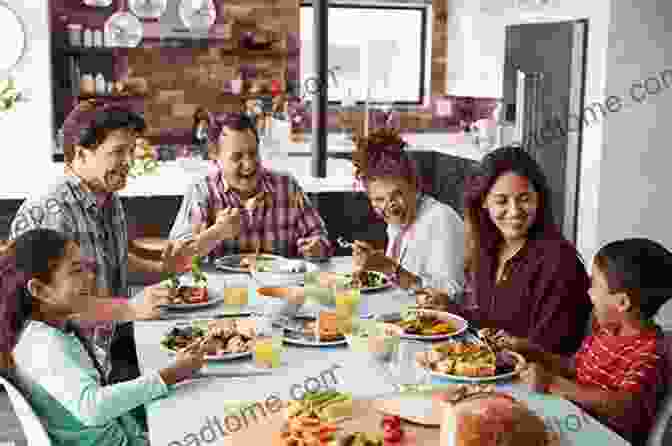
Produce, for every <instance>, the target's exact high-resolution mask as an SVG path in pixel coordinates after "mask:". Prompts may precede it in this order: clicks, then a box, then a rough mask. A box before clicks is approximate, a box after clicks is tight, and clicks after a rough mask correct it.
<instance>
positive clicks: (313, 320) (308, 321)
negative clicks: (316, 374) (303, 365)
mask: <svg viewBox="0 0 672 446" xmlns="http://www.w3.org/2000/svg"><path fill="white" fill-rule="evenodd" d="M284 328H285V337H284V342H286V343H287V344H294V345H300V346H306V347H331V346H336V345H345V344H347V343H348V341H347V340H346V338H345V336H343V334H342V333H340V332H339V331H338V328H337V322H336V317H335V313H333V312H330V311H320V313H319V315H318V316H317V317H314V316H308V315H305V316H296V317H293V318H291V320H289V321H286V322H285V327H284Z"/></svg>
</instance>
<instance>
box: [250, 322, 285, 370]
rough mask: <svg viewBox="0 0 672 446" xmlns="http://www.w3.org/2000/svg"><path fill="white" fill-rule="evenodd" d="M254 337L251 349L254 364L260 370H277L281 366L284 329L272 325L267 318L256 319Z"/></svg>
mask: <svg viewBox="0 0 672 446" xmlns="http://www.w3.org/2000/svg"><path fill="white" fill-rule="evenodd" d="M254 320H255V325H256V337H255V340H254V346H253V348H252V352H253V356H254V363H255V365H256V366H257V367H260V368H277V367H280V365H281V362H282V361H281V359H282V341H283V338H284V328H283V327H282V326H278V325H275V324H273V320H272V319H271V318H270V317H267V316H261V317H256V318H255V319H254Z"/></svg>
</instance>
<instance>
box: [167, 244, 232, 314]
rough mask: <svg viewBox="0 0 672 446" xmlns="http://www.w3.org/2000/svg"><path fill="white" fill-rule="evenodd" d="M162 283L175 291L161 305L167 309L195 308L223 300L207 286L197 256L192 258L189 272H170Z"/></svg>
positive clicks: (206, 279) (205, 276)
mask: <svg viewBox="0 0 672 446" xmlns="http://www.w3.org/2000/svg"><path fill="white" fill-rule="evenodd" d="M163 283H164V284H165V285H166V286H168V287H170V288H172V289H173V290H175V291H176V294H175V296H173V297H171V298H169V301H168V302H167V303H165V304H163V305H161V307H162V308H166V309H169V310H196V309H199V308H203V307H209V306H212V305H215V304H218V303H220V302H222V301H223V300H224V296H217V295H216V293H215V291H214V290H213V289H211V288H208V277H207V275H206V274H205V273H203V272H202V271H201V258H200V257H197V256H195V257H194V258H193V260H192V265H191V272H190V273H188V274H184V275H181V276H178V275H177V274H172V273H171V274H169V276H168V279H167V280H165V281H164V282H163Z"/></svg>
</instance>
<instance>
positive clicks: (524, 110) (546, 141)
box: [503, 20, 588, 243]
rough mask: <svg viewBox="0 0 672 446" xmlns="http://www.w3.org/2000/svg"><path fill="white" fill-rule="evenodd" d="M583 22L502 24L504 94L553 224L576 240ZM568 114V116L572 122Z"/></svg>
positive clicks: (583, 79)
mask: <svg viewBox="0 0 672 446" xmlns="http://www.w3.org/2000/svg"><path fill="white" fill-rule="evenodd" d="M587 25H588V21H587V20H577V21H570V22H558V23H532V24H524V25H513V26H508V27H507V28H506V53H505V66H504V86H503V96H504V102H505V104H516V115H517V116H516V125H517V128H518V129H519V136H520V137H521V139H519V140H518V141H519V142H521V144H522V146H523V147H524V149H525V150H527V151H528V152H529V153H530V154H531V155H532V156H533V157H534V158H535V159H536V160H537V162H538V163H539V164H540V166H541V168H542V169H543V171H544V173H545V175H546V178H547V179H548V182H549V186H550V189H551V200H552V207H553V214H554V218H555V222H556V223H557V224H558V226H559V227H561V228H562V232H563V234H564V235H565V237H567V239H568V240H571V241H572V242H574V243H575V242H576V231H577V228H576V217H577V204H578V186H579V168H580V166H579V160H580V151H581V144H582V132H583V119H577V118H576V117H578V116H581V110H583V98H584V88H585V85H584V84H585V66H586V60H585V54H586V43H587V38H586V37H587ZM570 116H571V117H572V119H571V121H570Z"/></svg>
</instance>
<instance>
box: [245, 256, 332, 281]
mask: <svg viewBox="0 0 672 446" xmlns="http://www.w3.org/2000/svg"><path fill="white" fill-rule="evenodd" d="M319 270H320V268H319V267H318V266H317V265H315V264H314V263H310V262H307V261H305V260H300V259H277V260H258V261H256V262H255V264H254V266H253V267H251V273H252V277H253V278H254V279H255V280H256V281H258V282H259V283H261V284H263V285H265V286H271V285H286V284H296V285H300V284H302V283H303V282H305V275H306V273H315V272H317V271H319Z"/></svg>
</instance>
